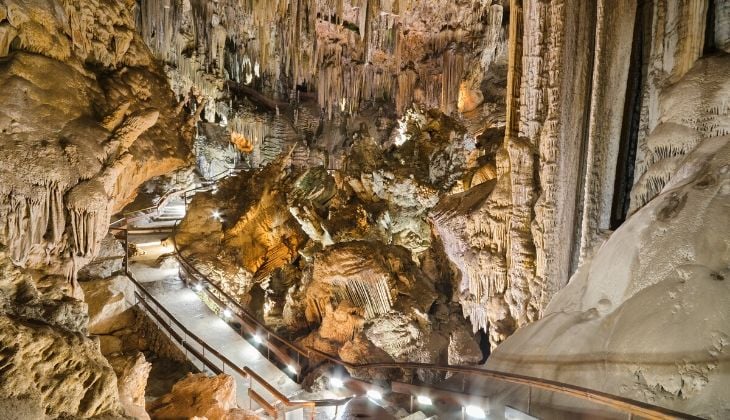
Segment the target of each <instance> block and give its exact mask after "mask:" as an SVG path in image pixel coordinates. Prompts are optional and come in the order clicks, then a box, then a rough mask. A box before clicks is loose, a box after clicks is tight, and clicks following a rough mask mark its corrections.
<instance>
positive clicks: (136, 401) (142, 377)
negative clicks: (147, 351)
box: [109, 353, 152, 420]
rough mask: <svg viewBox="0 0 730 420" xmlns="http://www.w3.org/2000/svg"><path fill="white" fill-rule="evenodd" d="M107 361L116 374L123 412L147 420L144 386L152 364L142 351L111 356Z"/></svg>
mask: <svg viewBox="0 0 730 420" xmlns="http://www.w3.org/2000/svg"><path fill="white" fill-rule="evenodd" d="M109 363H110V364H111V365H112V368H113V369H114V373H115V374H116V375H117V389H118V391H119V402H120V403H121V404H122V408H123V409H124V413H125V414H126V415H128V416H130V417H134V418H135V419H138V420H149V418H150V416H149V415H148V414H147V412H146V411H145V388H146V386H147V378H148V377H149V374H150V370H151V369H152V365H151V364H150V363H148V362H147V361H146V360H145V357H144V355H143V354H142V353H137V354H135V355H119V356H116V357H111V358H109Z"/></svg>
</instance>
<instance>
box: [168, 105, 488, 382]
mask: <svg viewBox="0 0 730 420" xmlns="http://www.w3.org/2000/svg"><path fill="white" fill-rule="evenodd" d="M434 117H437V114H434ZM451 123H453V121H451V120H450V119H448V118H446V117H444V116H440V117H438V118H435V119H433V120H432V121H431V131H430V134H429V132H428V131H427V130H425V129H424V130H423V131H421V130H417V129H415V128H414V129H413V130H412V131H411V135H412V136H411V137H410V138H409V139H408V140H406V141H405V143H403V144H400V145H398V146H393V147H392V148H389V149H387V150H383V149H382V148H381V147H380V146H379V145H378V144H377V143H376V142H375V141H374V139H373V138H371V137H365V136H363V137H362V138H360V139H358V140H355V143H354V144H353V145H352V154H351V156H349V157H348V158H347V159H346V160H345V162H344V165H343V167H344V169H343V170H339V171H327V170H326V169H324V168H323V167H314V168H301V167H296V166H293V165H292V163H293V160H292V159H291V157H285V158H282V159H279V160H277V161H276V162H274V163H272V164H270V165H268V166H267V167H265V168H263V169H261V170H256V171H246V172H242V173H240V174H238V175H235V176H233V177H230V178H228V179H225V180H224V181H222V182H220V183H219V184H218V186H217V190H216V191H214V192H211V193H200V194H198V195H196V196H195V198H194V199H193V201H192V203H191V205H190V208H189V210H188V212H187V215H186V217H185V219H184V220H183V221H182V223H181V224H180V226H179V229H178V233H177V235H176V237H175V240H176V242H177V244H178V246H179V247H180V248H181V250H182V254H183V256H184V257H185V258H187V259H189V260H190V261H191V262H193V263H194V264H195V265H196V267H197V268H198V269H199V270H200V271H201V272H203V273H204V274H206V275H207V276H209V277H210V278H211V279H212V280H213V281H215V282H217V283H218V284H220V285H222V286H223V288H224V289H225V290H226V291H227V292H228V293H229V294H230V295H232V296H235V297H236V298H237V299H238V300H239V302H241V303H243V304H244V305H246V306H247V307H248V308H249V309H250V310H251V312H253V313H255V314H257V315H258V316H259V317H260V318H261V319H262V320H263V321H265V322H266V323H267V324H269V325H270V326H271V327H273V328H276V329H278V330H279V331H280V332H282V333H285V334H286V335H288V336H289V337H290V338H292V339H293V340H294V339H298V340H301V342H302V344H303V345H305V346H311V347H313V348H316V349H319V350H321V351H324V352H326V353H330V354H332V355H335V356H339V357H341V358H342V359H344V360H347V361H350V362H353V363H364V362H366V361H370V362H376V361H393V360H395V361H401V362H405V361H414V360H415V361H421V362H424V363H444V362H450V363H453V364H462V363H464V364H466V363H476V362H478V361H480V360H481V359H482V357H483V356H482V353H481V351H480V349H479V345H478V340H477V339H476V338H475V336H474V334H473V332H472V327H471V325H469V323H468V321H466V320H465V319H464V318H463V316H462V314H461V312H462V311H461V308H460V305H459V303H458V300H455V299H454V296H455V295H454V292H453V290H454V288H455V287H454V286H455V283H456V278H455V277H454V273H453V272H452V270H451V269H450V265H449V263H448V261H447V259H446V257H445V255H443V252H442V251H441V248H440V246H441V245H440V241H439V239H438V237H437V236H435V235H434V233H433V232H432V230H431V227H430V225H429V223H428V211H429V209H431V208H433V207H434V206H436V204H437V203H438V200H439V196H440V195H442V194H444V193H445V192H446V191H449V190H451V189H459V188H461V183H462V178H463V176H464V174H466V173H468V170H467V169H468V164H467V162H468V161H469V160H470V154H471V153H474V149H475V147H474V145H473V144H472V146H471V147H470V146H469V141H470V140H469V137H468V136H466V137H464V136H463V135H462V137H460V138H461V140H460V142H459V141H457V140H455V139H454V136H457V137H458V134H456V132H454V131H453V129H454V128H455V127H454V126H451V125H450V124H451ZM470 150H471V152H470ZM358 374H361V375H362V376H365V377H372V376H373V375H381V373H377V372H358ZM430 379H435V378H430Z"/></svg>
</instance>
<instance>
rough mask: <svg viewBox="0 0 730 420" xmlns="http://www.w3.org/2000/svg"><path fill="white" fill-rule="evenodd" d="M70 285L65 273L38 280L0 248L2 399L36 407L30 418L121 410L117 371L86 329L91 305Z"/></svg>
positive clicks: (87, 415) (75, 415) (114, 413)
mask: <svg viewBox="0 0 730 420" xmlns="http://www.w3.org/2000/svg"><path fill="white" fill-rule="evenodd" d="M59 284H60V285H61V287H59ZM64 287H65V290H64ZM68 291H69V290H68V284H67V283H66V281H65V279H63V278H61V279H57V281H55V282H54V281H53V279H50V280H49V279H46V280H42V281H39V282H36V281H34V280H33V279H32V278H31V277H30V276H29V275H28V274H25V273H23V272H21V271H20V270H18V269H17V268H15V267H13V265H12V263H11V262H10V258H9V255H8V253H7V252H6V251H0V294H1V296H2V298H1V299H0V301H1V302H2V307H1V309H0V312H1V313H0V348H2V349H3V350H2V352H1V354H0V366H1V367H2V372H3V374H2V375H0V400H2V404H3V405H7V404H9V405H11V406H12V405H15V404H19V405H20V406H21V407H24V408H22V410H23V411H24V410H30V412H29V413H28V416H30V417H26V418H33V417H32V414H30V413H32V412H33V411H35V412H41V413H45V415H46V416H48V417H50V418H56V417H63V416H73V417H81V418H86V417H91V416H95V415H101V414H109V415H117V414H121V407H120V403H119V398H118V395H117V390H116V388H117V381H116V377H115V375H114V371H113V370H112V368H111V367H110V366H109V363H108V362H107V361H106V359H104V357H103V356H102V355H101V353H100V352H99V346H98V343H96V342H95V341H94V340H92V339H90V338H88V337H86V335H85V332H86V321H87V317H86V308H85V306H86V305H85V304H84V303H82V302H79V301H77V300H75V299H73V298H70V297H68V296H67V295H66V293H67V292H68ZM28 406H30V408H28ZM23 411H21V412H23ZM36 418H37V416H36Z"/></svg>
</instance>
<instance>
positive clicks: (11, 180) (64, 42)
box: [0, 0, 188, 277]
mask: <svg viewBox="0 0 730 420" xmlns="http://www.w3.org/2000/svg"><path fill="white" fill-rule="evenodd" d="M130 5H131V4H130V3H129V2H128V1H122V2H103V3H99V2H97V1H91V2H77V1H56V0H54V1H47V2H42V1H34V2H17V1H10V0H8V1H4V2H2V3H0V10H2V11H3V14H6V15H7V20H6V21H4V23H2V24H1V25H2V26H3V28H11V32H12V33H15V36H14V37H13V38H11V39H10V41H9V47H8V48H7V52H6V53H5V52H4V51H3V52H4V59H3V63H2V65H0V84H2V86H3V94H4V98H5V101H4V103H3V107H2V109H0V132H1V133H2V134H1V135H0V141H2V150H3V153H2V154H0V162H1V165H0V168H1V169H0V178H1V179H2V182H1V183H0V185H2V187H0V197H1V198H0V216H2V220H3V221H4V222H3V226H2V229H0V242H2V243H4V244H7V245H8V246H9V248H10V250H11V255H12V257H13V260H14V261H15V262H16V263H17V264H20V265H23V266H27V267H33V268H42V269H43V270H44V271H47V272H55V273H58V274H61V275H66V276H68V277H74V276H75V275H76V272H77V270H78V269H79V268H81V266H82V265H83V264H85V263H87V262H88V261H89V260H90V259H92V258H93V257H94V256H95V255H96V254H97V253H98V251H99V247H100V243H101V241H102V239H103V238H104V235H105V233H106V229H107V224H108V222H109V217H110V216H111V214H113V213H114V212H116V211H118V210H120V209H121V207H122V206H123V205H124V204H126V203H127V202H128V201H129V200H130V199H131V198H132V197H133V195H134V194H135V190H136V187H137V186H138V185H139V184H141V183H142V182H143V181H144V180H146V179H147V178H149V177H151V176H154V175H157V174H161V173H165V172H168V171H170V170H172V169H174V168H176V167H178V166H180V165H182V164H183V162H184V161H183V158H184V157H185V156H186V154H187V150H188V149H187V147H186V145H185V142H184V141H183V137H182V135H181V133H182V130H183V128H184V126H185V122H186V117H185V116H184V115H180V114H179V113H178V112H177V111H176V109H175V102H174V97H173V95H172V93H171V92H170V91H169V89H168V88H167V86H169V85H168V84H167V83H166V82H165V80H164V78H163V76H161V74H160V72H159V70H158V69H157V68H156V67H155V65H153V64H152V57H151V55H150V53H149V51H148V50H147V48H146V47H145V46H144V44H143V42H142V41H141V38H140V37H139V36H138V35H136V34H135V32H134V26H135V22H134V16H133V14H132V13H131V9H130V7H129V6H130ZM7 30H8V29H6V31H7Z"/></svg>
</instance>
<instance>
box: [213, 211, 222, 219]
mask: <svg viewBox="0 0 730 420" xmlns="http://www.w3.org/2000/svg"><path fill="white" fill-rule="evenodd" d="M213 218H214V219H217V220H220V218H221V212H219V211H218V210H214V211H213Z"/></svg>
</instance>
